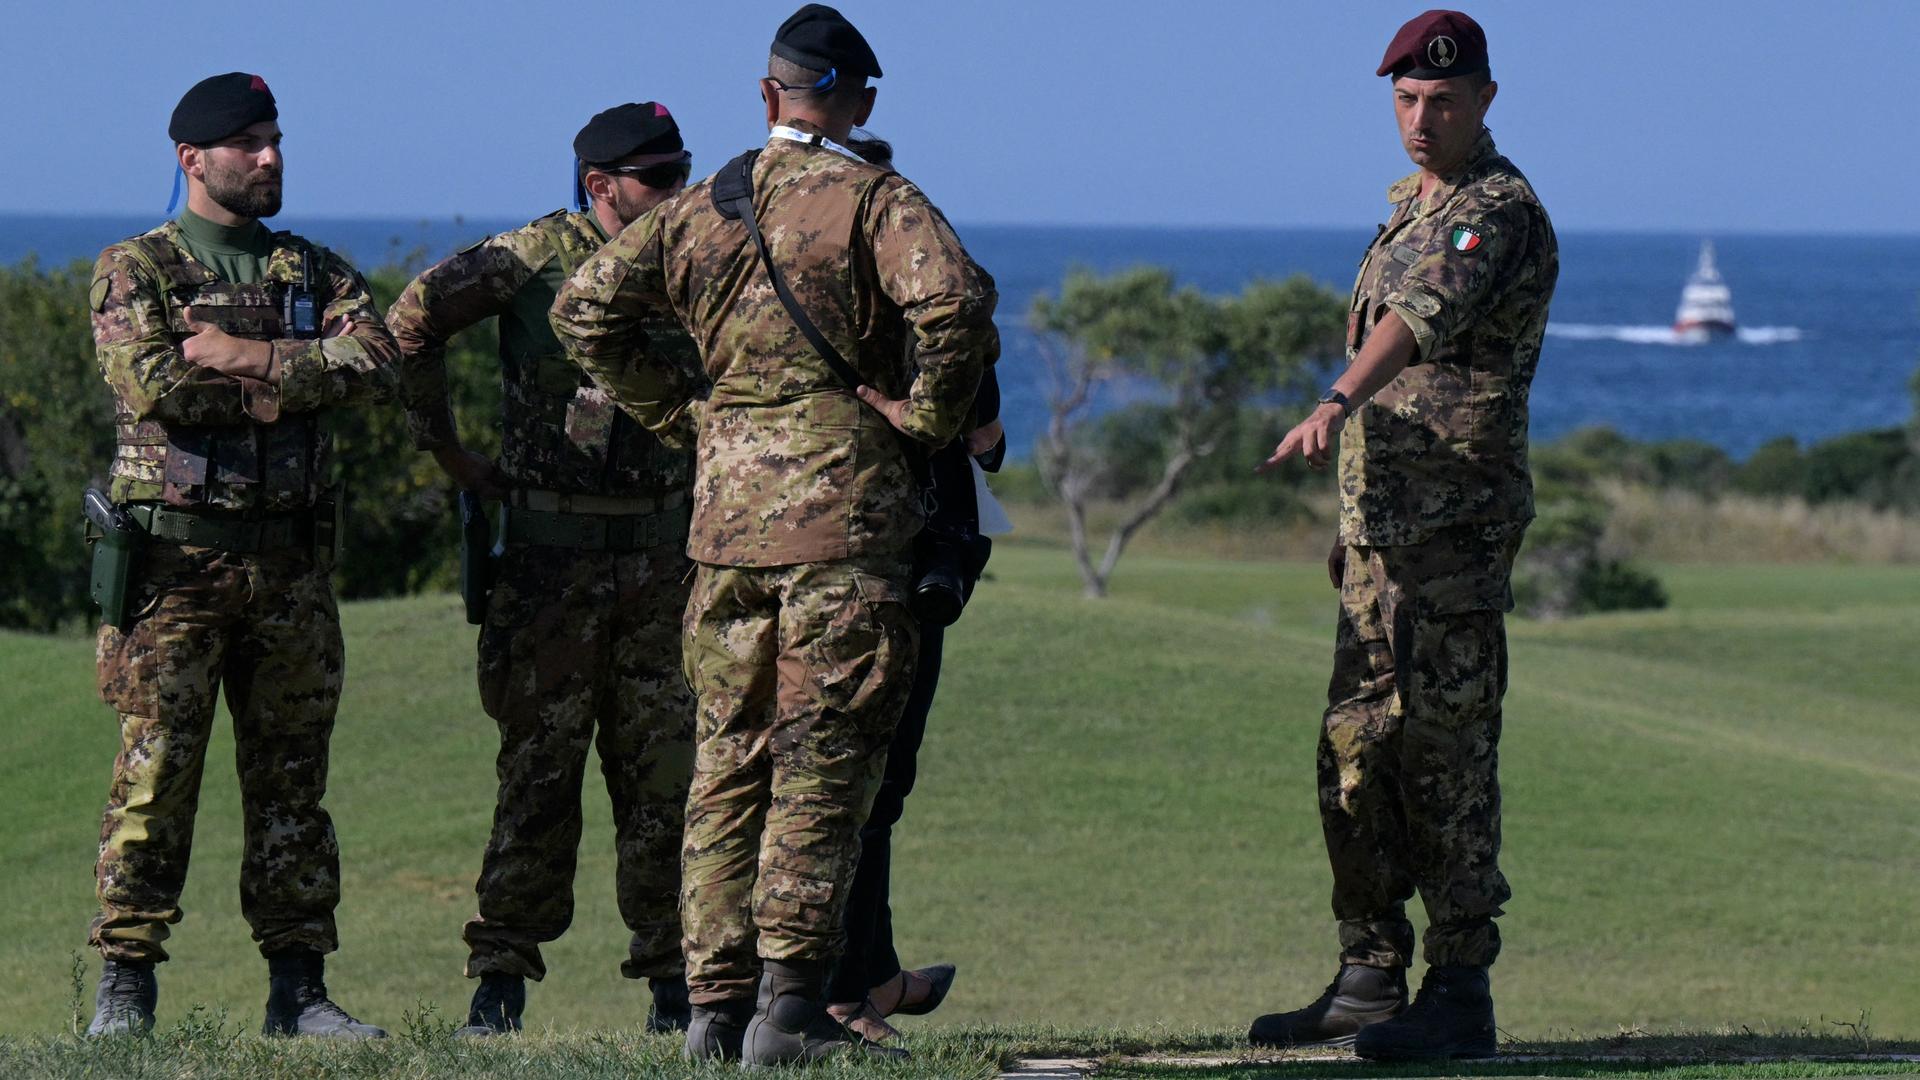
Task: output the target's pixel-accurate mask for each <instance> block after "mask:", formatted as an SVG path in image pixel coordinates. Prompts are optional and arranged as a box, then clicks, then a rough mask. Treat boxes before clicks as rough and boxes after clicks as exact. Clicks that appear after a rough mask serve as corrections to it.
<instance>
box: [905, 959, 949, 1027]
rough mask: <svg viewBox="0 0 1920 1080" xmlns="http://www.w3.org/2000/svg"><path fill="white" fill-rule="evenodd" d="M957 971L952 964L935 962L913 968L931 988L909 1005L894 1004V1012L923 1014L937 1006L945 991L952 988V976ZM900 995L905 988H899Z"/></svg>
mask: <svg viewBox="0 0 1920 1080" xmlns="http://www.w3.org/2000/svg"><path fill="white" fill-rule="evenodd" d="M958 971H959V969H958V968H955V967H954V966H953V965H952V964H935V965H933V966H932V967H923V968H916V969H914V972H913V973H914V974H915V975H918V976H920V977H921V978H923V979H925V980H927V981H928V982H930V983H932V984H933V989H931V990H929V991H927V996H926V997H924V998H921V999H920V1000H919V1001H916V1002H914V1003H913V1004H911V1005H904V1004H903V1005H895V1006H894V1007H893V1011H894V1013H895V1014H897V1015H900V1016H925V1015H927V1014H928V1013H930V1012H932V1011H933V1010H935V1009H937V1008H939V1007H940V1003H941V1002H943V1001H945V1000H947V991H949V990H951V989H953V977H954V975H955V974H957V973H958ZM900 995H901V996H902V997H905V996H906V990H905V988H902V989H901V991H900Z"/></svg>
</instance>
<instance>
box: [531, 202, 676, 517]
mask: <svg viewBox="0 0 1920 1080" xmlns="http://www.w3.org/2000/svg"><path fill="white" fill-rule="evenodd" d="M530 228H531V229H533V230H534V232H535V234H536V235H538V236H539V237H540V238H541V240H543V241H544V242H545V243H546V245H547V246H548V248H549V249H550V251H551V252H552V255H551V258H550V259H549V261H548V262H547V264H546V265H544V266H542V267H541V269H540V271H539V273H538V274H536V275H535V277H534V278H533V279H531V280H529V281H528V282H527V283H526V285H524V286H522V287H521V289H520V291H519V293H518V294H516V295H515V296H514V298H513V305H512V307H511V309H510V310H509V311H508V312H507V313H506V314H504V315H503V316H501V318H500V370H501V373H502V378H503V380H504V385H503V387H502V390H503V393H502V396H501V397H502V400H501V407H502V413H503V416H502V420H503V425H504V428H503V431H502V434H501V440H500V444H501V445H500V469H501V471H502V472H503V473H505V474H506V475H507V477H508V479H509V481H510V482H511V483H513V484H514V485H516V486H521V487H529V488H540V489H545V490H551V491H564V492H569V493H584V494H594V495H609V496H618V497H648V496H658V495H665V494H669V493H672V492H676V491H685V490H686V489H687V488H688V486H689V485H691V484H692V482H693V463H692V458H691V455H689V454H687V453H685V452H684V451H678V450H672V449H669V448H668V447H667V446H665V445H664V444H663V443H661V442H660V440H659V439H658V438H656V437H655V436H654V434H653V433H652V432H650V431H648V430H647V429H646V428H644V427H641V426H640V424H639V423H637V422H636V421H635V420H634V419H633V418H632V417H631V416H628V415H627V414H626V413H625V412H624V411H622V410H621V409H620V407H619V406H617V405H615V404H614V403H613V401H612V400H611V399H610V398H608V397H607V395H606V393H605V392H604V391H602V390H601V389H600V388H599V387H597V386H595V385H594V384H593V380H591V379H589V378H588V377H587V375H586V374H585V373H584V372H583V371H581V370H580V368H579V366H578V365H576V364H575V363H574V362H573V361H571V360H569V359H568V358H567V355H566V352H565V350H564V349H563V348H562V347H561V345H560V340H559V338H557V337H555V336H554V333H553V327H552V325H551V324H550V323H549V322H548V320H547V313H548V312H549V311H550V310H551V309H552V307H553V301H554V297H555V296H556V295H558V293H559V289H560V286H561V285H562V284H564V283H565V282H566V280H567V278H568V277H570V276H572V274H573V271H574V270H575V268H577V267H578V266H579V265H580V264H581V263H582V262H584V261H586V259H587V257H588V256H590V255H592V254H593V253H594V252H596V251H598V250H599V249H600V246H601V240H600V234H599V233H598V232H597V231H595V229H594V227H593V225H592V224H591V223H590V222H588V220H587V219H586V217H585V216H584V215H582V214H576V213H569V212H567V211H564V210H562V211H557V212H555V213H553V214H549V215H547V216H546V217H543V218H541V219H540V220H538V221H536V222H534V223H533V224H532V225H531V226H530ZM642 329H644V330H645V331H646V333H647V340H648V353H649V356H648V357H647V362H648V363H667V362H670V363H680V364H684V365H686V366H687V367H688V368H689V369H691V370H694V371H698V370H699V367H700V360H699V354H698V352H697V351H696V350H695V349H694V347H693V341H692V339H691V338H689V337H688V336H687V333H686V331H685V330H683V329H682V328H681V327H680V324H679V323H677V322H673V321H671V320H666V321H659V322H649V323H644V324H642Z"/></svg>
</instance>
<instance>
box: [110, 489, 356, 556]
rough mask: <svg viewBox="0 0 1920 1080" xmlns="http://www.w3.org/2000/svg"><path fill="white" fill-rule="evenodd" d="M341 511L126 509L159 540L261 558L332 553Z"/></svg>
mask: <svg viewBox="0 0 1920 1080" xmlns="http://www.w3.org/2000/svg"><path fill="white" fill-rule="evenodd" d="M338 508H339V504H338V503H337V502H333V501H328V502H323V503H320V504H318V505H317V506H314V507H311V508H309V509H305V510H292V511H287V512H283V513H278V514H266V515H259V516H256V515H242V514H235V513H231V512H221V511H215V510H182V509H180V508H178V507H173V506H163V505H160V504H157V503H128V504H127V505H126V506H125V507H124V508H123V509H125V510H126V512H127V516H128V517H130V518H132V519H133V521H134V523H135V524H137V525H139V526H140V527H141V528H142V529H145V530H146V533H147V535H148V536H151V537H153V538H154V539H155V540H165V541H169V542H172V543H175V544H185V545H187V546H189V547H207V548H218V549H220V550H221V551H231V552H234V553H235V554H239V555H258V554H260V553H262V552H267V551H279V550H282V549H284V548H304V547H311V548H316V549H321V550H326V551H332V550H334V548H335V547H336V546H337V545H338V543H339V537H340V530H339V528H338Z"/></svg>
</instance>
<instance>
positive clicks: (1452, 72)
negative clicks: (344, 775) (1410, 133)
mask: <svg viewBox="0 0 1920 1080" xmlns="http://www.w3.org/2000/svg"><path fill="white" fill-rule="evenodd" d="M1485 70H1487V34H1486V31H1484V30H1482V29H1480V24H1479V23H1477V22H1474V21H1473V19H1472V18H1471V17H1470V16H1468V15H1467V14H1466V13H1465V12H1460V11H1440V10H1435V11H1427V12H1422V13H1421V14H1419V15H1416V16H1414V17H1413V18H1412V19H1409V20H1407V24H1406V25H1405V26H1402V27H1401V28H1400V32H1399V33H1397V34H1395V35H1393V42H1392V43H1391V44H1389V45H1388V46H1387V55H1386V57H1385V58H1384V59H1382V60H1381V61H1380V70H1378V71H1376V72H1374V74H1375V75H1391V76H1393V77H1394V78H1396V79H1398V78H1400V77H1401V76H1403V75H1404V76H1406V77H1407V78H1410V79H1453V78H1458V77H1459V76H1461V75H1473V74H1476V73H1478V72H1482V71H1485Z"/></svg>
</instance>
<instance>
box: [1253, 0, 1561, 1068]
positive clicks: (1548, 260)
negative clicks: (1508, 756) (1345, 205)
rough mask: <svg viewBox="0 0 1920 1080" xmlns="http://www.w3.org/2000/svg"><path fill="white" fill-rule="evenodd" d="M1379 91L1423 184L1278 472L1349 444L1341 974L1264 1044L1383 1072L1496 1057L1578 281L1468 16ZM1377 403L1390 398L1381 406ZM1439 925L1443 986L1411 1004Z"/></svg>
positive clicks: (1411, 56)
mask: <svg viewBox="0 0 1920 1080" xmlns="http://www.w3.org/2000/svg"><path fill="white" fill-rule="evenodd" d="M1379 74H1381V75H1391V76H1393V79H1394V100H1395V110H1396V112H1397V114H1398V117H1399V121H1400V127H1401V133H1402V139H1403V141H1404V143H1405V145H1406V148H1407V151H1408V154H1409V156H1410V157H1412V159H1413V161H1414V162H1415V164H1417V165H1419V166H1420V171H1419V172H1417V173H1415V174H1414V175H1412V176H1409V177H1407V178H1406V179H1404V180H1401V181H1400V182H1398V183H1396V184H1394V185H1393V187H1392V188H1390V189H1389V191H1388V198H1389V199H1391V200H1392V201H1393V202H1394V203H1395V208H1394V213H1393V216H1392V218H1391V219H1390V220H1389V221H1388V222H1387V224H1386V225H1384V226H1382V227H1381V230H1380V233H1379V236H1378V237H1377V238H1376V239H1375V240H1374V242H1373V244H1372V246H1371V247H1370V248H1369V249H1368V250H1367V255H1366V259H1365V260H1364V261H1363V262H1362V263H1361V266H1360V274H1359V280H1358V282H1357V283H1356V284H1355V286H1354V294H1353V303H1352V306H1351V309H1350V315H1349V321H1348V334H1347V353H1348V357H1349V360H1350V362H1351V363H1350V366H1349V367H1348V369H1347V371H1346V373H1345V374H1344V375H1342V377H1341V378H1340V379H1339V380H1338V381H1336V382H1335V383H1334V385H1333V388H1332V390H1330V391H1329V392H1328V394H1327V395H1326V396H1325V397H1323V398H1322V399H1321V401H1322V404H1321V405H1320V406H1319V408H1318V409H1316V410H1315V412H1314V414H1313V415H1312V416H1311V417H1310V418H1308V419H1307V420H1306V421H1305V422H1303V423H1302V424H1301V425H1300V426H1299V427H1296V428H1295V429H1294V430H1293V431H1292V432H1290V433H1288V435H1287V437H1286V439H1285V440H1284V441H1283V442H1282V443H1281V444H1280V446H1279V447H1278V448H1277V449H1276V450H1275V452H1274V455H1273V457H1272V458H1270V459H1269V460H1268V462H1267V463H1266V465H1264V466H1263V468H1270V467H1272V466H1274V465H1277V464H1279V463H1280V462H1281V461H1283V460H1285V459H1287V458H1289V457H1291V456H1293V455H1295V454H1299V455H1302V456H1304V457H1306V459H1307V460H1308V462H1309V464H1311V465H1313V466H1314V467H1316V468H1320V467H1324V465H1325V464H1326V458H1327V454H1328V449H1329V443H1330V441H1331V437H1332V432H1333V429H1334V428H1335V427H1336V426H1337V425H1341V422H1342V420H1343V419H1344V425H1343V426H1341V429H1340V439H1339V480H1340V536H1339V539H1338V541H1337V542H1336V544H1335V547H1334V550H1333V553H1332V555H1331V556H1330V557H1329V560H1328V568H1329V571H1330V573H1331V575H1332V577H1333V579H1334V584H1335V585H1336V587H1338V588H1339V590H1340V608H1341V611H1340V623H1339V630H1338V634H1337V637H1336V641H1335V647H1334V672H1333V680H1332V684H1331V686H1330V688H1329V690H1328V708H1327V712H1326V716H1325V721H1324V725H1323V728H1322V732H1321V739H1320V751H1319V778H1320V784H1319V786H1320V813H1321V822H1322V825H1323V827H1324V831H1325V833H1326V841H1327V853H1328V856H1329V859H1330V861H1331V862H1332V865H1333V878H1334V887H1333V908H1334V914H1335V916H1336V917H1337V918H1338V919H1339V920H1340V944H1341V957H1340V960H1341V968H1340V973H1339V974H1338V975H1337V976H1336V978H1335V980H1334V982H1333V984H1332V985H1331V986H1329V987H1328V988H1327V992H1326V993H1325V994H1324V995H1322V996H1321V998H1320V999H1319V1000H1318V1001H1316V1002H1314V1003H1313V1004H1312V1005H1309V1006H1308V1007H1306V1008H1305V1009H1302V1010H1298V1011H1295V1012H1291V1013H1276V1014H1270V1015H1267V1016H1263V1017H1261V1018H1259V1019H1258V1020H1256V1021H1255V1022H1254V1024H1253V1029H1252V1032H1251V1038H1252V1040H1253V1041H1254V1042H1255V1043H1259V1044H1263V1045H1276V1046H1293V1045H1310V1044H1321V1045H1327V1044H1333V1045H1352V1046H1353V1047H1354V1048H1355V1050H1356V1051H1357V1052H1358V1053H1360V1054H1362V1055H1363V1056H1367V1057H1372V1058H1384V1059H1399V1058H1419V1057H1448V1056H1476V1055H1483V1054H1492V1053H1494V1050H1495V1043H1494V1030H1495V1029H1494V1019H1493V1000H1492V996H1491V992H1490V990H1489V982H1488V975H1487V972H1488V966H1489V965H1491V964H1492V963H1493V960H1494V957H1495V956H1496V955H1497V954H1498V953H1499V950H1500V934H1499V930H1498V929H1497V928H1496V926H1495V924H1494V918H1495V917H1496V916H1498V915H1499V914H1500V913H1501V905H1502V904H1503V903H1505V902H1506V900H1507V899H1508V897H1509V895H1510V893H1509V890H1508V888H1507V882H1506V879H1505V878H1504V877H1503V876H1501V873H1500V869H1499V866H1498V855H1499V850H1500V787H1499V783H1498V780H1497V776H1496V765H1497V760H1498V746H1499V741H1500V724H1501V714H1500V701H1501V697H1502V696H1503V695H1504V694H1505V692H1506V686H1507V649H1506V632H1505V628H1504V613H1505V612H1507V611H1510V610H1512V608H1513V596H1512V590H1511V587H1510V575H1511V571H1512V567H1513V559H1514V555H1515V553H1516V552H1517V551H1518V549H1519V546H1520V539H1521V535H1522V533H1523V532H1524V531H1525V529H1526V526H1527V523H1528V521H1530V520H1531V519H1532V517H1533V489H1532V481H1531V478H1530V476H1529V473H1528V471H1527V398H1528V391H1529V388H1530V387H1531V385H1532V382H1533V374H1534V369H1535V367H1536V366H1537V364H1538V362H1539V358H1540V342H1541V338H1542V336H1543V335H1544V333H1545V331H1546V325H1547V305H1548V302H1549V301H1550V300H1551V299H1552V296H1553V286H1554V281H1555V279H1556V277H1557V276H1558V274H1559V255H1558V249H1557V247H1556V244H1555V241H1554V235H1553V225H1552V223H1551V222H1549V221H1548V219H1547V214H1546V211H1545V210H1543V209H1542V208H1541V206H1540V202H1539V200H1538V199H1537V198H1536V197H1535V196H1534V193H1533V189H1532V188H1531V187H1530V186H1529V185H1528V184H1527V181H1526V178H1525V177H1523V176H1521V175H1520V172H1519V170H1518V169H1515V168H1514V167H1513V164H1512V163H1511V162H1509V161H1508V160H1507V159H1506V158H1504V157H1502V156H1500V154H1499V153H1497V152H1496V151H1495V150H1494V146H1493V137H1492V135H1491V134H1489V133H1488V132H1487V131H1486V129H1485V127H1484V126H1483V124H1482V120H1483V118H1484V117H1485V115H1486V111H1487V107H1488V106H1489V105H1490V104H1491V103H1492V101H1493V97H1494V94H1495V92H1496V90H1497V85H1496V84H1495V83H1494V82H1493V81H1492V79H1491V76H1490V75H1489V73H1488V67H1487V53H1486V38H1485V36H1484V34H1482V32H1481V30H1480V27H1479V26H1478V25H1477V24H1476V23H1474V21H1473V20H1472V19H1470V18H1468V17H1467V16H1465V15H1463V14H1460V13H1459V12H1451V11H1434V12H1428V13H1427V14H1425V15H1422V16H1420V17H1418V18H1416V19H1414V20H1413V21H1411V22H1409V23H1407V24H1406V25H1405V26H1404V27H1402V28H1401V30H1400V32H1399V34H1398V35H1397V36H1396V37H1395V38H1394V41H1393V43H1392V45H1390V46H1389V47H1388V50H1387V55H1386V58H1385V59H1384V60H1383V62H1382V63H1381V66H1380V70H1379ZM1369 399H1370V400H1369ZM1416 890H1417V891H1418V892H1419V893H1420V897H1421V899H1422V900H1423V901H1424V902H1425V904H1426V907H1427V915H1428V920H1429V925H1428V927H1427V932H1426V942H1425V944H1426V947H1425V955H1426V961H1427V965H1428V966H1427V970H1426V974H1425V976H1424V978H1423V980H1422V983H1421V988H1420V993H1419V996H1418V998H1417V999H1416V1000H1415V1001H1414V1002H1413V1003H1412V1004H1411V1005H1410V1006H1409V1005H1408V1004H1407V1001H1406V997H1407V990H1406V969H1407V966H1408V964H1409V963H1410V961H1411V958H1412V952H1413V926H1412V924H1411V923H1409V922H1408V921H1407V917H1406V911H1405V906H1404V905H1405V901H1406V900H1408V899H1409V898H1410V897H1411V896H1412V895H1413V893H1414V892H1415V891H1416Z"/></svg>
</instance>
